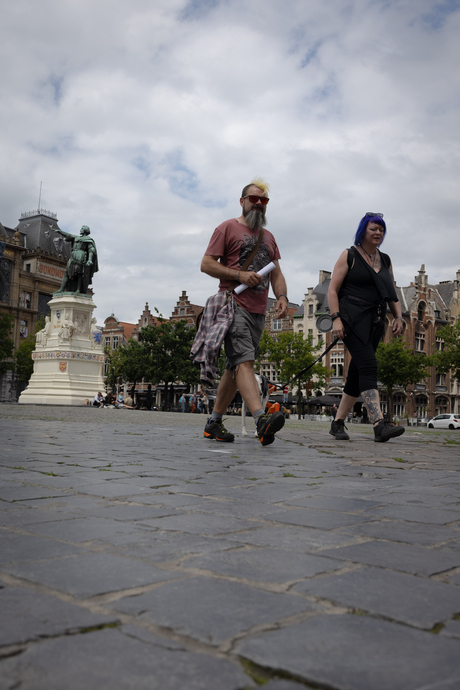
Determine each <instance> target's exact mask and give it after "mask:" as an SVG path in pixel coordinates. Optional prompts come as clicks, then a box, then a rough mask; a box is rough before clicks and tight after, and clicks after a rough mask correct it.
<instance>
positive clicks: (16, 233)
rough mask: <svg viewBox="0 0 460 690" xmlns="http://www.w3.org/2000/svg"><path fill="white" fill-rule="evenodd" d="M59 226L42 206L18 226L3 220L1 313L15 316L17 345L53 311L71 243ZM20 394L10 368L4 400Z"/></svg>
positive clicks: (1, 392) (0, 386) (0, 396)
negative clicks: (52, 302) (64, 237)
mask: <svg viewBox="0 0 460 690" xmlns="http://www.w3.org/2000/svg"><path fill="white" fill-rule="evenodd" d="M58 227H59V226H58V220H57V216H56V214H55V213H52V212H51V211H47V210H45V209H41V208H40V209H37V210H35V211H31V212H28V213H22V214H21V218H20V219H19V223H18V225H17V226H16V227H15V228H14V229H13V228H7V227H5V226H3V225H2V224H1V223H0V313H8V314H11V315H12V316H13V317H14V327H13V334H12V338H13V341H14V347H15V349H16V348H17V347H18V346H19V345H20V343H21V342H22V340H23V339H24V338H25V337H27V335H29V334H30V333H35V326H36V324H37V320H38V319H39V318H40V316H46V315H47V314H49V311H50V310H49V307H48V302H49V301H50V299H51V298H52V295H53V292H56V291H57V290H58V289H59V286H60V284H61V281H62V277H63V275H64V271H65V267H66V264H67V260H68V257H69V256H70V245H69V244H68V243H66V242H65V241H64V240H63V238H62V237H61V235H58V234H57V233H55V232H54V230H56V229H58ZM16 397H17V396H16V390H15V386H14V382H13V376H12V372H10V371H9V372H7V373H6V374H5V375H4V376H3V377H0V401H13V400H14V401H15V400H16Z"/></svg>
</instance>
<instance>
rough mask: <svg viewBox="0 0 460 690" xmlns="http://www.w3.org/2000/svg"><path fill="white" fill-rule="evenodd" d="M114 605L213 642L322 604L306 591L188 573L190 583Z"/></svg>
mask: <svg viewBox="0 0 460 690" xmlns="http://www.w3.org/2000/svg"><path fill="white" fill-rule="evenodd" d="M110 606H111V607H112V608H113V609H114V610H115V611H120V612H122V613H132V614H134V615H136V616H140V617H141V618H142V619H148V620H149V621H151V622H152V623H154V624H155V625H158V626H162V627H172V628H174V630H176V632H179V633H180V634H182V635H187V636H190V637H193V638H195V639H197V640H200V641H201V642H207V643H211V644H214V645H220V644H222V643H223V642H225V641H226V640H227V639H228V638H233V637H235V636H236V635H239V634H241V633H243V632H245V631H247V630H250V629H251V628H254V627H256V626H259V625H267V624H269V625H274V624H275V623H276V622H277V621H278V620H280V619H283V618H286V617H288V616H293V615H295V614H299V613H304V612H306V611H312V610H315V609H316V608H317V607H316V605H315V604H314V603H313V602H310V601H306V600H305V599H302V598H301V597H293V596H289V595H288V594H276V593H271V592H263V591H261V590H259V589H256V588H254V587H250V586H248V585H245V584H241V583H237V582H231V581H229V580H227V581H225V582H224V581H222V580H216V579H213V578H209V577H192V578H189V579H188V580H187V581H186V586H184V583H182V582H169V583H166V584H164V585H163V586H162V587H160V588H157V589H154V590H152V591H151V592H147V593H145V594H140V595H138V596H131V597H125V598H124V599H121V600H119V601H118V602H116V603H115V604H111V605H110Z"/></svg>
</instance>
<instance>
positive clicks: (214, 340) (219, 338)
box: [190, 290, 235, 386]
mask: <svg viewBox="0 0 460 690" xmlns="http://www.w3.org/2000/svg"><path fill="white" fill-rule="evenodd" d="M234 313H235V305H234V302H233V297H232V296H231V295H230V297H229V296H228V293H227V292H226V291H225V290H222V291H221V292H218V293H217V294H215V295H212V296H211V297H209V299H208V300H207V301H206V305H205V308H204V311H203V317H202V319H201V323H200V327H199V328H198V331H197V334H196V336H195V340H194V341H193V345H192V349H191V350H190V357H191V359H192V361H193V363H194V364H199V366H200V380H201V381H202V382H203V383H206V384H208V385H209V386H212V385H213V383H214V380H215V379H216V378H217V376H218V373H219V372H218V367H217V363H218V359H219V354H220V348H221V345H222V343H223V340H224V338H225V335H226V333H227V331H228V329H229V328H230V326H231V325H232V322H233V317H234Z"/></svg>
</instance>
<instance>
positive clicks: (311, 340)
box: [308, 328, 313, 345]
mask: <svg viewBox="0 0 460 690" xmlns="http://www.w3.org/2000/svg"><path fill="white" fill-rule="evenodd" d="M308 342H309V343H310V345H311V344H312V343H313V328H309V329H308Z"/></svg>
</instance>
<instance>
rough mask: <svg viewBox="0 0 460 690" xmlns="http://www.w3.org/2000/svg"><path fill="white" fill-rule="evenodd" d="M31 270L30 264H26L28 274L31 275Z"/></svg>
mask: <svg viewBox="0 0 460 690" xmlns="http://www.w3.org/2000/svg"><path fill="white" fill-rule="evenodd" d="M30 268H31V265H30V264H26V273H30Z"/></svg>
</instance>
